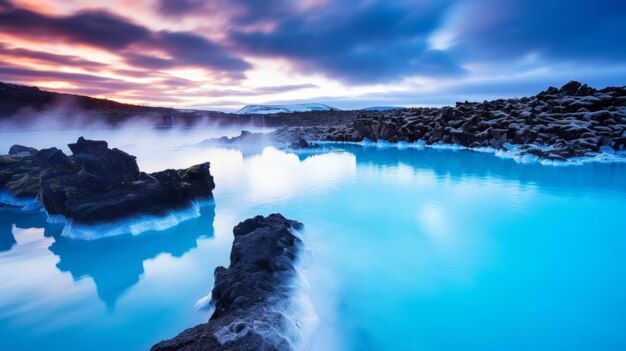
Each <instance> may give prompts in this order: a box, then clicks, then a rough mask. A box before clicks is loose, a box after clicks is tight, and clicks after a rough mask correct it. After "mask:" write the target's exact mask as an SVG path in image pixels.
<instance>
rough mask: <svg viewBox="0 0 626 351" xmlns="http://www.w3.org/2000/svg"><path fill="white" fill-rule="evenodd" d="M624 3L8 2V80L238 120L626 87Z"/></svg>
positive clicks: (0, 75)
mask: <svg viewBox="0 0 626 351" xmlns="http://www.w3.org/2000/svg"><path fill="white" fill-rule="evenodd" d="M625 23H626V1H616V0H597V1H593V2H591V1H580V0H574V1H555V0H544V1H539V0H526V1H521V0H499V1H497V0H474V1H469V0H441V1H438V0H395V1H376V0H371V1H353V0H334V1H331V0H300V1H299V0H264V1H255V0H228V1H227V0H213V1H201V0H155V1H130V0H107V1H103V0H95V1H77V0H48V1H40V0H13V1H8V0H0V57H1V59H2V60H1V61H0V80H2V81H9V82H14V83H23V84H29V85H38V86H41V87H43V88H47V89H51V90H57V91H63V92H69V93H78V94H86V95H94V96H101V97H107V98H112V99H117V100H121V101H125V102H132V103H142V104H148V105H167V106H175V107H185V108H207V109H218V110H235V109H237V108H239V107H241V106H242V105H245V104H250V103H290V102H322V103H327V104H330V105H333V106H336V107H340V108H359V107H365V106H373V105H403V106H418V105H442V104H453V103H454V102H455V101H459V100H483V99H491V98H496V97H509V96H524V95H530V94H535V93H537V92H539V91H541V90H543V89H545V88H547V87H548V86H549V85H555V86H559V85H562V84H564V83H565V82H567V81H569V80H572V79H575V80H580V81H583V82H586V83H589V84H591V85H593V86H596V87H603V86H607V85H620V86H621V85H626V26H625Z"/></svg>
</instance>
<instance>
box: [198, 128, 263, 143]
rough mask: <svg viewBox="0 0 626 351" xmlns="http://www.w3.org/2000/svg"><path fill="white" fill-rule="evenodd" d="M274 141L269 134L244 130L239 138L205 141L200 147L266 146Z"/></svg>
mask: <svg viewBox="0 0 626 351" xmlns="http://www.w3.org/2000/svg"><path fill="white" fill-rule="evenodd" d="M271 141H272V139H271V138H270V136H269V135H268V134H264V133H253V132H249V131H247V130H242V131H241V134H239V135H238V136H235V137H232V138H229V137H225V136H223V137H221V138H212V139H207V140H203V141H202V142H200V145H219V144H257V145H258V144H265V143H269V142H271Z"/></svg>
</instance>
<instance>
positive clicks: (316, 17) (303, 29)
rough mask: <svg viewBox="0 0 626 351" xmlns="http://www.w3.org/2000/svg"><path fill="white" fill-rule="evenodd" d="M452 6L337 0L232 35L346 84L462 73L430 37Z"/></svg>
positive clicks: (252, 50)
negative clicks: (266, 26)
mask: <svg viewBox="0 0 626 351" xmlns="http://www.w3.org/2000/svg"><path fill="white" fill-rule="evenodd" d="M448 6H449V2H448V1H369V2H355V1H336V2H335V1H333V2H329V3H328V5H327V7H324V8H318V9H316V11H301V12H297V13H294V14H291V15H290V16H286V17H276V18H274V20H275V21H276V26H275V28H274V30H272V31H264V30H258V31H236V30H235V31H233V32H232V33H231V39H232V40H233V41H234V42H235V43H237V45H238V46H239V47H240V48H241V49H242V50H245V52H246V53H248V54H252V55H263V56H267V57H275V56H278V57H283V58H287V59H289V60H291V61H293V63H294V65H295V66H296V69H297V71H298V72H299V73H308V74H315V73H322V74H324V75H326V76H328V77H330V78H333V79H338V80H341V81H344V82H346V83H348V84H373V83H380V82H388V81H393V80H400V79H403V78H406V77H409V76H416V75H423V76H454V75H461V74H463V72H464V70H463V68H462V67H461V66H460V65H459V63H458V62H457V61H455V60H454V59H453V58H452V57H451V56H449V55H448V54H447V53H446V52H444V51H441V50H433V49H431V48H430V46H429V44H428V40H427V39H428V36H429V34H430V33H431V32H433V31H434V30H435V29H437V28H438V27H439V25H440V24H441V23H442V22H443V20H444V15H445V14H446V10H447V8H448ZM245 18H248V19H249V20H250V21H255V20H257V18H256V17H254V16H252V17H245Z"/></svg>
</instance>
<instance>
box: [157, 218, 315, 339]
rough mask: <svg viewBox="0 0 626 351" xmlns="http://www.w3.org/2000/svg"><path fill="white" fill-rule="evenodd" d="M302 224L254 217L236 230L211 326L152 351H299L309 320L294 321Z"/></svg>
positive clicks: (219, 278) (218, 275)
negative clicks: (294, 295) (294, 292)
mask: <svg viewBox="0 0 626 351" xmlns="http://www.w3.org/2000/svg"><path fill="white" fill-rule="evenodd" d="M302 227H303V225H302V223H300V222H297V221H293V220H289V219H286V218H285V217H283V216H282V215H280V214H271V215H269V216H267V217H263V216H256V217H254V218H250V219H247V220H245V221H243V222H241V223H239V224H238V225H237V226H235V228H234V229H233V234H234V237H235V238H234V241H233V246H232V251H231V254H230V265H229V267H228V268H224V267H217V268H216V269H215V273H214V275H215V284H214V287H213V291H212V293H211V298H212V300H211V301H212V304H213V305H214V307H215V310H214V312H213V314H212V316H211V318H210V320H209V322H208V323H205V324H201V325H198V326H196V327H193V328H190V329H187V330H185V331H183V332H182V333H181V334H179V335H178V336H176V337H174V338H173V339H170V340H166V341H162V342H160V343H158V344H156V345H154V346H153V347H152V348H151V350H152V351H174V350H177V351H179V350H180V351H182V350H184V351H191V350H215V351H219V350H230V351H244V350H261V351H263V350H268V351H269V350H296V349H298V346H299V344H300V342H301V340H302V331H303V330H304V329H306V325H307V323H306V321H303V320H302V319H300V318H298V317H294V315H293V313H292V312H293V309H294V306H293V305H294V304H295V302H293V301H292V300H293V290H294V282H295V280H296V279H297V278H298V272H297V270H296V267H295V265H296V262H297V260H298V257H299V255H300V253H301V251H302V248H303V243H302V241H301V240H300V238H299V237H298V235H297V232H296V230H300V229H302Z"/></svg>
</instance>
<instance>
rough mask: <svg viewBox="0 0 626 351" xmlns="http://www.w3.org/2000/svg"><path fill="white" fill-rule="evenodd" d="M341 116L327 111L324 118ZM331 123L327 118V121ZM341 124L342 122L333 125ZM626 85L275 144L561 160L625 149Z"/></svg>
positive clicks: (307, 130)
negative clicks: (466, 150) (439, 149)
mask: <svg viewBox="0 0 626 351" xmlns="http://www.w3.org/2000/svg"><path fill="white" fill-rule="evenodd" d="M332 113H334V114H335V115H337V114H341V113H343V112H340V111H332V112H331V111H329V112H328V113H327V114H332ZM327 118H330V116H327ZM337 120H340V118H337ZM625 133H626V86H624V87H609V88H605V89H600V90H596V89H593V88H591V87H589V86H588V85H586V84H581V83H579V82H575V81H571V82H569V83H567V84H565V85H564V86H563V87H561V88H560V89H557V88H553V87H550V88H548V89H547V90H546V91H543V92H541V93H539V94H538V95H537V96H532V97H524V98H519V99H518V98H516V99H499V100H494V101H484V102H480V103H478V102H467V101H466V102H463V103H457V104H456V106H455V107H443V108H409V109H398V110H390V111H359V112H358V115H356V116H355V117H354V118H352V120H349V121H347V122H344V123H343V124H339V125H336V124H335V125H331V124H329V125H327V126H323V125H317V126H311V127H285V128H279V129H277V130H276V131H275V132H274V133H273V134H274V137H275V139H278V140H293V139H294V138H299V137H301V138H305V139H308V140H328V141H353V142H359V141H363V140H366V139H367V140H372V141H388V142H399V141H406V142H415V141H418V140H422V141H423V142H424V143H425V144H427V145H430V144H437V143H448V144H458V145H461V146H465V147H470V148H480V147H492V148H496V149H503V150H509V149H510V145H513V146H517V147H516V148H514V149H515V150H516V152H519V153H520V154H521V155H523V154H531V155H535V156H537V157H539V158H544V159H553V160H566V159H569V158H573V157H590V156H591V157H592V156H595V155H597V154H599V153H600V152H604V153H609V154H611V153H614V152H617V151H620V150H624V148H625V147H626V142H625V139H624V138H626V134H625Z"/></svg>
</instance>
